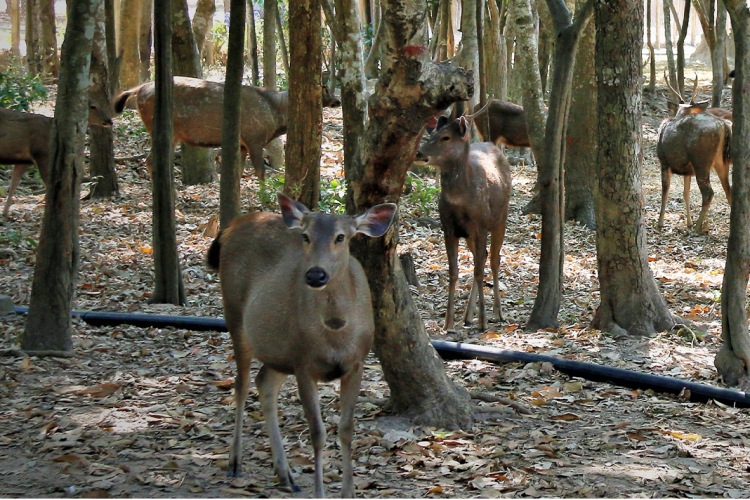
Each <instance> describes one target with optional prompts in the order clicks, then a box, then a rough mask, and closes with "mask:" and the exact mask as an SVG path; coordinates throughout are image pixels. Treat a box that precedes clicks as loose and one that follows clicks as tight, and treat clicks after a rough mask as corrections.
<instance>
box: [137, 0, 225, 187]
mask: <svg viewBox="0 0 750 500" xmlns="http://www.w3.org/2000/svg"><path fill="white" fill-rule="evenodd" d="M144 1H146V0H144ZM198 54H199V53H198V47H197V46H196V44H195V35H194V34H193V28H192V26H191V25H190V14H189V13H188V4H187V0H172V60H173V61H174V74H175V75H176V76H190V77H193V78H203V71H202V69H201V61H200V56H199V55H198ZM181 148H182V149H181V157H182V183H183V184H185V185H186V186H194V185H196V184H208V183H209V182H212V181H213V180H214V169H213V165H212V164H211V155H212V150H211V149H207V148H198V147H195V146H187V145H185V144H182V146H181Z"/></svg>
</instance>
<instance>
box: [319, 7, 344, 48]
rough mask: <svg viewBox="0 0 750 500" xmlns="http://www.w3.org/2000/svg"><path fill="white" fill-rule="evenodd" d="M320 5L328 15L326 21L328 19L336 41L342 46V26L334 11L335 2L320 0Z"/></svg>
mask: <svg viewBox="0 0 750 500" xmlns="http://www.w3.org/2000/svg"><path fill="white" fill-rule="evenodd" d="M320 7H321V8H322V9H323V12H324V13H325V15H326V21H328V24H329V26H330V27H331V31H333V37H334V38H335V39H336V43H337V44H338V45H339V47H340V46H341V38H342V34H341V27H340V26H339V23H338V21H336V16H335V15H334V13H333V4H331V0H320Z"/></svg>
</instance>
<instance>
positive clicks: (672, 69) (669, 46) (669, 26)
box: [662, 0, 677, 88]
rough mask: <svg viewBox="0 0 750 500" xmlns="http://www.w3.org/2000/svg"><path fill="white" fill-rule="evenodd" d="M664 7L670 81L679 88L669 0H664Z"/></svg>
mask: <svg viewBox="0 0 750 500" xmlns="http://www.w3.org/2000/svg"><path fill="white" fill-rule="evenodd" d="M662 6H663V7H664V9H663V10H664V45H665V46H666V49H667V68H669V82H670V85H672V87H673V88H677V68H675V64H674V50H673V49H672V15H671V13H670V12H669V0H662Z"/></svg>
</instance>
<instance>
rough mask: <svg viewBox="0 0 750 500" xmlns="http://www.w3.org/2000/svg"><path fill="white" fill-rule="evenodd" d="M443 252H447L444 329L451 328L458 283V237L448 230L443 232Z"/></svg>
mask: <svg viewBox="0 0 750 500" xmlns="http://www.w3.org/2000/svg"><path fill="white" fill-rule="evenodd" d="M445 253H446V254H448V310H447V311H446V313H445V329H446V330H452V329H453V324H454V319H453V318H454V315H455V307H456V284H457V283H458V238H457V237H456V235H454V234H453V233H452V232H448V231H446V232H445Z"/></svg>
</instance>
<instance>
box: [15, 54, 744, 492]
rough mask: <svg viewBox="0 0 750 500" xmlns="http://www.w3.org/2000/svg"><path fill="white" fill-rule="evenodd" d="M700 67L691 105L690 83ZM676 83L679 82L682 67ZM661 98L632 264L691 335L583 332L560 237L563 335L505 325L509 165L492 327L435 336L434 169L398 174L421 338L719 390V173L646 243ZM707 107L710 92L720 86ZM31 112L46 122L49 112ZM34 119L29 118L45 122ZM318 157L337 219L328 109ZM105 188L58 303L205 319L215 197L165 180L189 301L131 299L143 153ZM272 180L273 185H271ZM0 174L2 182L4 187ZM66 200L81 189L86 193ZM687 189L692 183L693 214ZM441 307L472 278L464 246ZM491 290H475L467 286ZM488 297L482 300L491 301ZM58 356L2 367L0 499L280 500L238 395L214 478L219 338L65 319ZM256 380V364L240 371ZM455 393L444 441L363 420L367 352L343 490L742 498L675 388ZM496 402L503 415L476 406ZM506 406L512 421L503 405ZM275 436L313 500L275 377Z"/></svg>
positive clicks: (701, 408) (138, 139) (331, 425)
mask: <svg viewBox="0 0 750 500" xmlns="http://www.w3.org/2000/svg"><path fill="white" fill-rule="evenodd" d="M691 69H696V70H699V71H700V73H699V76H700V79H701V80H700V81H701V84H702V85H703V87H702V95H703V96H704V97H705V96H708V95H709V92H710V73H708V72H707V70H706V68H705V67H703V66H700V67H697V66H696V67H695V68H691ZM687 73H688V74H691V73H692V71H688V72H687ZM665 96H666V92H665V89H664V88H663V87H659V92H658V95H657V96H650V95H648V94H647V95H646V96H645V97H644V105H643V113H644V117H643V118H644V119H643V139H644V166H643V186H644V198H645V204H646V223H647V226H648V248H649V260H650V261H651V265H652V269H653V271H654V275H655V277H656V280H657V283H658V285H659V288H660V290H661V292H662V294H663V296H664V297H665V298H666V300H667V302H668V304H669V306H670V308H671V309H672V311H673V312H675V313H676V314H678V315H681V316H683V317H685V318H687V319H690V320H692V321H694V322H696V323H698V324H699V325H700V328H699V329H698V330H697V332H696V333H697V337H695V338H694V337H693V336H691V335H682V334H677V333H669V332H664V333H659V334H656V335H653V336H651V337H646V338H632V339H615V338H613V337H612V336H611V335H608V334H606V333H603V332H600V331H596V330H593V329H591V328H590V327H589V325H590V322H591V319H592V316H593V312H594V311H595V309H596V307H597V305H598V282H597V278H596V276H597V271H596V249H595V241H594V234H593V232H592V231H590V230H587V229H585V228H583V227H580V226H578V225H576V224H572V223H569V224H568V225H567V226H566V228H565V231H566V235H565V241H566V260H565V280H564V287H565V288H564V297H563V304H562V309H561V312H560V320H561V327H560V328H559V329H558V330H555V331H539V332H524V331H522V326H523V324H524V322H525V321H526V320H527V319H528V316H529V313H530V311H531V307H532V304H533V300H534V296H535V290H536V283H537V278H536V275H537V265H538V259H539V243H540V240H539V235H540V229H541V223H540V218H539V217H538V216H523V215H521V213H520V211H521V209H522V208H523V207H524V206H525V205H526V203H527V202H528V201H529V200H530V198H531V195H532V193H531V189H532V187H533V184H534V180H535V176H536V171H535V169H534V167H533V166H528V165H524V164H523V163H520V164H519V165H515V166H513V172H512V173H513V198H512V200H511V209H510V218H509V223H508V232H507V237H506V242H505V245H504V247H503V250H502V270H503V273H502V277H501V281H502V287H503V308H504V313H505V318H506V322H505V323H502V324H494V323H493V324H492V325H491V328H490V330H489V331H488V332H486V333H484V334H479V333H477V332H476V331H475V330H460V331H458V332H446V331H444V330H443V329H442V328H441V325H442V321H443V317H444V314H445V308H446V303H447V291H446V290H447V259H446V257H445V253H444V247H443V241H442V234H441V231H440V229H438V228H432V227H425V226H424V224H423V221H424V219H420V218H421V217H434V218H436V217H437V205H436V203H435V199H436V198H435V193H436V191H437V187H438V186H437V183H436V180H435V178H434V176H430V175H425V176H421V177H419V178H413V180H412V184H413V191H412V193H411V194H409V195H405V196H404V198H403V202H402V207H401V244H400V245H401V248H400V250H401V251H404V252H405V251H409V252H411V253H412V254H413V255H414V258H415V262H416V266H417V274H418V277H419V280H420V282H421V285H422V287H421V288H420V289H417V288H413V289H412V291H413V297H414V300H415V302H416V304H417V307H418V308H419V310H420V312H421V314H422V317H423V318H424V320H425V325H426V329H427V331H428V333H429V335H430V336H431V337H432V338H435V339H444V340H461V341H463V342H468V343H476V344H483V345H489V346H495V347H500V348H503V349H513V350H518V351H526V352H534V353H540V354H546V355H550V356H556V357H564V358H569V359H575V360H580V361H588V362H594V363H600V364H604V365H608V366H614V367H619V368H626V369H631V370H638V371H642V372H646V373H654V374H660V375H667V376H672V377H678V378H683V379H686V380H691V381H695V382H701V383H706V384H712V385H718V386H721V385H722V384H721V381H720V380H718V377H717V374H716V370H715V369H714V367H713V358H714V355H715V354H716V352H717V350H718V348H719V346H720V343H721V339H720V333H721V316H720V313H721V307H720V287H721V282H722V277H723V267H724V258H725V253H726V241H727V236H728V231H729V227H728V223H729V217H728V216H729V207H728V206H727V203H726V198H725V196H724V193H723V192H722V190H721V189H720V188H719V186H720V184H719V182H718V179H717V178H716V177H715V176H714V177H713V181H712V182H713V186H714V190H715V192H716V195H715V199H714V203H713V205H712V206H711V210H710V212H709V214H710V220H711V223H710V229H709V232H708V233H706V234H698V233H696V232H693V231H688V230H687V228H686V226H685V217H684V206H683V204H682V201H681V199H682V189H681V187H682V185H681V182H682V181H681V179H679V178H675V179H674V181H673V188H672V192H671V194H670V201H669V204H668V208H667V220H666V223H665V229H664V230H663V231H661V232H659V231H657V230H656V229H655V227H656V221H657V218H658V211H659V203H660V174H659V168H658V165H657V163H656V158H655V140H656V131H657V127H658V124H659V122H660V121H661V119H662V118H663V117H664V116H665V115H666V106H665V102H664V97H665ZM725 96H726V97H727V98H729V91H726V93H725ZM44 109H46V111H47V112H48V111H49V106H47V107H46V108H44ZM44 109H43V110H44ZM325 119H326V124H325V127H324V135H325V138H324V141H323V150H324V153H323V162H324V165H325V168H324V177H325V181H324V194H325V199H326V200H327V201H326V203H327V204H328V205H329V206H332V207H335V206H336V204H337V203H338V198H337V196H340V194H341V189H342V188H341V186H340V185H339V186H337V185H336V183H335V182H332V181H334V180H340V179H341V176H342V172H341V169H340V164H341V160H342V155H343V151H342V144H341V130H342V124H341V115H340V111H338V110H335V111H331V110H326V111H325ZM115 129H116V133H117V140H116V141H117V156H118V157H127V156H134V155H136V154H139V153H142V152H144V151H147V150H148V149H149V147H150V146H149V141H148V137H147V135H146V134H145V132H144V131H143V128H142V127H141V125H140V122H139V120H138V119H137V117H135V118H134V116H133V114H132V112H126V114H125V115H124V116H123V117H120V118H118V119H117V120H116V127H115ZM118 175H119V179H120V189H121V196H119V197H118V198H116V199H113V200H103V201H101V200H96V201H84V202H82V209H81V231H80V242H81V257H82V261H81V269H80V277H79V280H78V285H77V297H76V300H75V305H74V308H75V309H77V310H94V311H116V312H140V313H152V314H172V315H186V316H203V317H221V315H222V310H221V297H220V293H219V283H218V281H217V277H216V276H215V275H214V274H212V273H210V272H209V271H208V270H207V269H206V268H205V267H204V265H203V259H204V255H205V252H206V250H207V248H208V245H209V244H210V243H211V238H208V237H204V236H203V226H202V225H203V224H206V223H207V221H208V219H209V217H210V216H211V215H213V214H216V213H218V184H212V185H209V186H190V187H185V186H182V185H181V184H180V183H179V181H178V184H177V186H178V187H177V231H178V235H177V238H178V242H179V245H180V249H179V250H180V255H181V258H182V267H183V272H184V279H185V286H186V289H187V294H188V300H189V304H188V305H187V306H186V307H183V308H179V307H173V306H149V305H147V304H146V299H147V298H148V296H149V294H150V292H151V291H152V289H153V276H152V268H153V260H152V256H151V196H150V192H149V190H150V183H149V180H148V175H147V172H146V168H145V164H144V163H143V162H142V161H130V162H124V163H118ZM279 178H283V177H282V176H276V177H275V179H279ZM9 179H10V168H9V167H5V169H4V170H2V168H0V185H2V186H6V185H7V183H8V181H9ZM278 182H279V181H278V180H274V178H272V180H271V181H269V184H271V187H269V188H267V190H266V191H265V192H262V191H260V190H259V187H258V185H257V182H256V180H255V178H254V176H253V175H252V174H251V171H250V170H248V171H246V173H245V176H244V177H243V181H242V192H243V197H244V199H243V203H244V205H243V206H245V207H255V208H263V209H266V210H273V209H275V205H274V203H273V201H272V199H271V198H272V196H271V194H272V193H273V192H274V190H273V189H274V183H278ZM85 191H86V190H85V189H84V192H85ZM43 201H44V198H43V186H42V185H41V183H40V181H39V180H38V176H37V178H36V180H29V179H28V178H27V180H25V181H24V183H23V184H22V186H21V188H19V191H18V193H17V198H16V200H15V203H14V205H13V208H12V209H11V216H12V220H10V221H7V222H5V223H4V224H3V225H2V226H0V293H2V294H7V295H10V296H11V297H12V298H13V300H14V302H15V303H16V305H28V302H29V295H30V290H31V276H32V274H33V265H34V260H35V256H34V248H35V246H36V242H37V241H38V238H39V231H40V226H41V217H42V213H43ZM699 204H700V194H699V192H698V188H697V186H696V185H695V183H693V193H692V206H693V212H694V213H695V214H697V213H698V210H699ZM460 264H461V280H460V286H461V291H460V295H461V299H460V301H459V303H458V306H459V311H457V313H459V314H460V313H461V311H462V308H463V307H464V304H465V299H466V297H467V296H468V292H469V289H470V281H471V272H472V263H471V256H470V254H469V252H468V250H466V248H465V247H464V246H463V245H462V250H461V254H460ZM485 291H486V292H487V293H488V294H491V290H485ZM488 300H489V302H488V303H489V304H491V303H492V302H491V300H490V299H488ZM23 328H24V317H22V316H9V317H2V318H0V349H10V348H12V347H14V346H17V344H18V342H19V338H20V336H21V335H22V333H23ZM74 344H75V353H76V354H75V356H74V357H72V358H68V359H49V358H45V359H39V358H24V357H12V356H11V357H0V495H2V496H4V497H21V496H24V497H64V496H70V497H109V496H114V497H194V496H195V497H233V496H250V497H288V496H291V492H290V491H289V490H285V489H283V488H279V487H277V486H276V481H275V478H274V476H273V472H272V469H271V461H270V446H269V443H268V439H267V436H266V434H265V431H264V430H263V429H262V421H263V416H262V415H261V413H260V406H259V403H258V401H257V393H256V392H255V390H254V389H253V393H252V394H251V397H250V399H249V401H248V408H247V410H248V412H249V418H248V419H247V420H246V425H245V430H244V435H245V441H244V450H245V459H244V470H245V473H246V474H245V477H244V478H243V479H242V480H240V481H235V482H233V483H231V484H230V481H229V480H227V479H226V478H225V468H226V463H227V457H228V451H229V447H228V445H229V440H230V434H231V431H232V428H233V410H234V401H233V394H232V384H231V382H232V380H233V377H234V363H233V361H232V356H231V342H230V340H229V336H228V334H225V333H214V332H191V331H186V330H179V329H173V328H166V329H155V328H150V329H140V328H135V327H130V326H120V327H101V328H99V327H91V326H88V325H86V324H85V323H82V322H78V321H76V322H75V323H74ZM256 368H257V367H256ZM446 368H447V370H448V371H449V373H450V376H451V377H452V378H453V380H455V381H456V383H458V384H460V385H462V386H464V387H466V388H467V389H468V390H469V391H471V392H472V393H473V394H480V393H481V394H480V395H482V396H483V399H484V400H489V401H482V400H480V399H475V400H474V401H475V403H476V404H477V408H476V413H475V417H476V418H475V423H474V424H473V425H472V426H471V427H470V428H466V429H461V430H458V431H449V430H444V429H431V428H423V427H413V426H411V425H410V424H409V422H406V421H403V420H401V419H399V418H397V417H394V416H392V415H388V414H387V413H385V412H384V411H383V409H382V406H381V405H382V403H383V401H384V400H385V399H386V398H387V397H388V393H389V390H388V387H387V385H386V383H385V382H384V380H383V374H382V370H381V368H380V366H379V365H378V361H377V360H376V359H375V358H374V357H371V358H370V360H369V361H368V365H367V369H366V372H365V380H364V382H363V384H362V391H361V394H360V396H361V401H360V403H359V404H358V406H357V412H356V417H357V423H356V429H355V432H356V434H355V448H354V460H355V472H354V473H355V484H356V488H357V496H361V497H368V498H369V497H414V498H417V497H420V498H421V497H431V498H436V497H479V496H481V497H524V496H525V497H617V498H625V497H690V498H694V497H725V498H727V497H728V498H739V497H747V495H748V491H749V490H748V487H749V486H750V419H749V418H748V416H749V413H748V410H746V409H736V408H732V407H728V406H726V405H723V404H721V403H718V402H710V403H708V404H699V403H694V402H689V401H686V400H683V399H680V398H679V397H677V396H674V395H667V394H659V393H653V392H652V391H645V392H644V391H633V390H630V389H625V388H622V387H618V386H615V385H612V384H607V383H599V382H591V381H587V380H584V379H577V378H570V377H568V376H566V375H564V374H561V373H559V372H557V371H555V370H554V369H552V367H551V366H549V365H545V364H526V365H522V364H503V365H493V364H490V363H486V362H480V361H450V362H447V363H446ZM338 387H339V386H338V383H337V382H334V383H331V384H321V386H320V394H321V406H322V408H323V417H324V421H325V423H326V426H327V428H328V432H329V435H328V446H327V450H326V458H325V465H324V470H325V477H326V482H327V484H326V490H327V493H328V494H329V495H330V496H338V495H339V494H340V486H341V482H340V475H339V474H340V473H341V464H340V458H339V447H338V444H337V442H336V431H337V422H338V397H337V391H338ZM497 398H506V399H511V400H513V401H514V403H515V404H516V406H517V407H516V408H514V407H511V406H507V405H504V404H502V403H500V402H497V401H493V399H497ZM519 408H520V409H519ZM280 413H281V417H280V420H281V422H282V434H283V436H284V437H285V445H286V448H287V450H288V451H287V453H288V456H289V458H290V462H291V464H292V466H293V468H294V469H293V470H294V474H295V476H296V477H297V478H298V484H300V486H301V487H302V488H303V496H309V495H311V494H312V462H311V446H310V444H309V433H308V431H307V425H306V423H305V422H304V419H303V417H302V411H301V406H300V404H299V401H298V399H297V395H296V387H295V382H294V380H293V378H290V379H289V381H288V382H287V383H286V384H285V386H284V388H283V389H282V397H281V403H280Z"/></svg>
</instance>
